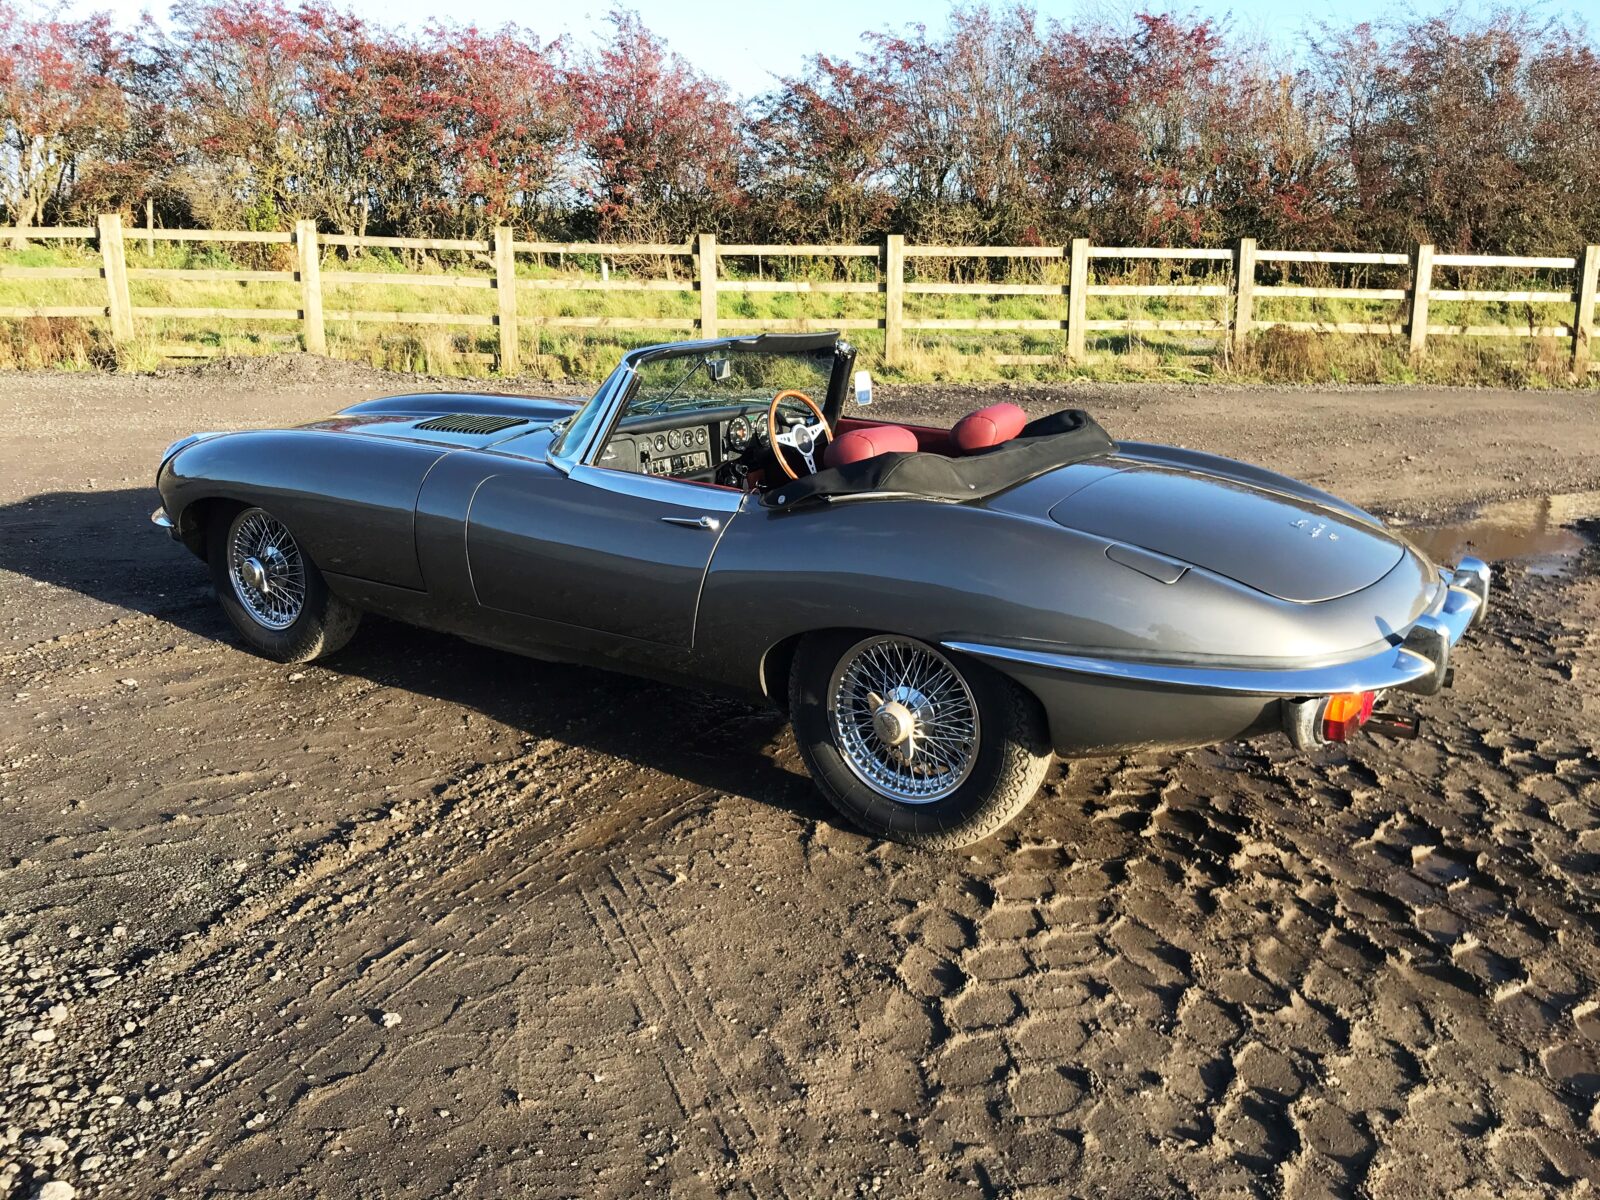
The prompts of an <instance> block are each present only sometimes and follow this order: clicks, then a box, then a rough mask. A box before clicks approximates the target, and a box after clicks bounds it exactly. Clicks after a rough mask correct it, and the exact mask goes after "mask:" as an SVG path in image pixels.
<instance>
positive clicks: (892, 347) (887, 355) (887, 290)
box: [883, 233, 906, 367]
mask: <svg viewBox="0 0 1600 1200" xmlns="http://www.w3.org/2000/svg"><path fill="white" fill-rule="evenodd" d="M905 321H906V239H905V235H904V234H900V233H891V234H889V235H888V236H887V237H885V238H884V239H883V365H884V366H886V367H898V366H899V365H900V364H901V362H902V361H903V360H904V359H905V350H906V330H905Z"/></svg>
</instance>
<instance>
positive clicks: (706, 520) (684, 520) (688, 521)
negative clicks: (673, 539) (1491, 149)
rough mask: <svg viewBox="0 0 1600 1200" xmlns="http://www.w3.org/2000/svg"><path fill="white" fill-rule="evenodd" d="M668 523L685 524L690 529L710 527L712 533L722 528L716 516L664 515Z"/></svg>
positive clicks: (663, 518) (664, 519)
mask: <svg viewBox="0 0 1600 1200" xmlns="http://www.w3.org/2000/svg"><path fill="white" fill-rule="evenodd" d="M661 519H662V520H663V521H665V522H666V523H667V524H668V525H683V526H686V527H687V528H689V529H709V530H710V531H711V532H712V533H715V532H716V531H717V530H719V529H721V528H722V522H721V521H719V520H717V519H716V518H715V517H662V518H661Z"/></svg>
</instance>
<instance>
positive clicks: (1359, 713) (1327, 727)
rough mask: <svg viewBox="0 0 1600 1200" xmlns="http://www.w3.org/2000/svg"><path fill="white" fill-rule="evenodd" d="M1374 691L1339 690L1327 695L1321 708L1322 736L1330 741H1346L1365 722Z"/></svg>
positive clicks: (1370, 709)
mask: <svg viewBox="0 0 1600 1200" xmlns="http://www.w3.org/2000/svg"><path fill="white" fill-rule="evenodd" d="M1377 699H1378V694H1377V693H1376V692H1340V693H1339V694H1338V695H1337V696H1329V697H1328V703H1327V704H1326V705H1324V706H1323V709H1322V736H1323V738H1324V739H1325V740H1327V741H1330V742H1348V741H1349V740H1350V735H1351V734H1352V733H1354V732H1355V731H1356V730H1358V729H1360V728H1361V727H1362V726H1363V725H1365V724H1366V723H1367V718H1368V717H1370V716H1371V715H1372V706H1373V704H1374V703H1375V702H1376V701H1377Z"/></svg>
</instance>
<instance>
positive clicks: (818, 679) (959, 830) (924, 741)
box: [789, 633, 1051, 850]
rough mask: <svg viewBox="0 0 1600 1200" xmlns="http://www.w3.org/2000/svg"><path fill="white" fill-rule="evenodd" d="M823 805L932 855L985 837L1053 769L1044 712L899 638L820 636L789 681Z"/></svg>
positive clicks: (996, 682)
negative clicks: (932, 851)
mask: <svg viewBox="0 0 1600 1200" xmlns="http://www.w3.org/2000/svg"><path fill="white" fill-rule="evenodd" d="M789 712H790V717H791V719H792V720H793V722H794V729H795V739H796V741H797V742H798V743H799V746H800V752H801V754H802V755H804V757H805V760H806V765H807V767H809V768H810V770H811V776H812V778H813V779H814V780H816V783H817V787H818V788H819V789H820V790H821V791H822V794H823V795H824V796H826V797H827V798H828V800H829V801H830V802H831V803H832V804H833V805H834V807H835V808H837V809H838V810H839V811H840V812H841V813H843V814H844V815H845V816H846V817H848V818H849V819H850V820H851V821H853V822H854V823H855V824H857V825H859V826H860V827H861V828H863V829H865V830H867V831H868V832H870V833H874V834H877V835H879V836H881V837H885V838H889V839H891V840H893V841H897V842H905V843H907V844H909V845H913V846H922V847H926V848H929V849H936V850H950V849H955V848H956V847H958V846H965V845H968V844H970V843H972V842H976V841H978V840H980V839H982V838H985V837H988V836H989V835H990V834H992V833H994V832H995V831H996V830H998V829H999V828H1000V827H1001V826H1003V825H1005V824H1006V822H1008V821H1010V820H1011V819H1012V818H1013V817H1015V816H1016V815H1017V814H1018V813H1019V812H1021V811H1022V809H1023V808H1024V807H1026V805H1027V803H1028V801H1029V800H1031V799H1033V796H1034V793H1036V792H1037V791H1038V790H1039V785H1040V784H1041V783H1043V782H1044V776H1045V772H1046V771H1047V770H1048V769H1049V766H1050V761H1051V751H1050V737H1049V731H1048V729H1047V727H1046V723H1045V719H1044V713H1043V711H1042V710H1041V709H1040V707H1039V704H1038V701H1036V700H1035V699H1034V698H1033V697H1032V696H1031V695H1029V694H1028V693H1027V692H1026V691H1024V690H1023V689H1022V688H1021V687H1019V686H1017V684H1015V683H1013V682H1012V681H1011V680H1009V679H1007V678H1006V677H1005V676H1004V675H1001V674H999V673H998V672H995V671H992V670H990V669H989V668H987V667H985V666H983V665H982V664H980V663H975V662H972V661H970V660H968V659H960V660H957V659H953V658H950V657H948V656H947V655H945V654H944V653H943V652H941V651H939V650H937V649H935V648H934V647H932V646H929V645H927V644H926V643H923V642H919V641H917V640H915V639H914V638H907V637H900V636H898V635H894V634H873V635H865V634H861V633H829V634H813V635H812V636H810V637H808V638H806V639H805V640H804V641H803V642H802V643H801V644H800V646H799V648H798V649H797V650H796V652H795V657H794V666H793V669H792V670H791V672H790V675H789Z"/></svg>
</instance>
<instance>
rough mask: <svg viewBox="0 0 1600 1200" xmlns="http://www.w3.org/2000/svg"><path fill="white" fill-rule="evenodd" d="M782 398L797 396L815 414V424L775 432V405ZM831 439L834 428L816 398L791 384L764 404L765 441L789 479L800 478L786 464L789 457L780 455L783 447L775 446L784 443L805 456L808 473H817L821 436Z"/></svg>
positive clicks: (794, 397)
mask: <svg viewBox="0 0 1600 1200" xmlns="http://www.w3.org/2000/svg"><path fill="white" fill-rule="evenodd" d="M785 400H800V401H802V402H804V404H805V406H806V407H807V408H809V409H810V410H811V411H812V412H814V413H816V414H817V421H816V424H814V425H794V426H791V427H790V428H788V429H786V430H785V431H784V432H782V433H779V432H778V405H780V404H782V403H783V402H784V401H785ZM824 438H826V439H827V440H828V441H829V442H831V441H833V430H832V429H830V428H829V427H828V418H827V417H825V416H823V414H822V409H820V408H819V407H817V402H816V401H815V400H813V399H812V398H811V397H810V396H808V395H806V394H805V393H804V392H797V391H795V390H794V389H793V388H790V389H789V390H788V391H786V392H779V393H778V394H777V395H776V396H774V397H773V398H772V403H771V404H769V405H767V441H768V442H769V443H771V444H772V446H773V447H774V449H773V451H772V457H773V458H775V459H777V460H778V465H779V466H780V467H782V468H783V473H784V474H785V475H787V476H788V477H789V478H790V479H799V478H800V476H799V475H798V474H796V473H795V469H794V468H793V467H791V466H790V465H789V460H788V459H787V458H785V457H784V456H783V451H782V450H779V449H776V447H779V446H787V447H788V448H789V449H791V450H793V451H794V452H795V453H796V454H798V455H799V456H800V457H801V458H803V459H805V463H806V470H807V471H808V472H810V473H811V474H813V475H815V474H816V473H817V452H818V451H819V450H820V449H821V447H822V439H824Z"/></svg>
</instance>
